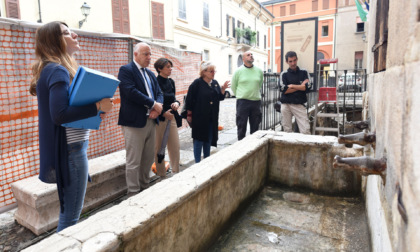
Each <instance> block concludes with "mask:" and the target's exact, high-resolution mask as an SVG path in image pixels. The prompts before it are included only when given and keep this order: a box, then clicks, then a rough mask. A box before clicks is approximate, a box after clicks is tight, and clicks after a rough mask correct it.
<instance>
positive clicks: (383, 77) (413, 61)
mask: <svg viewBox="0 0 420 252" xmlns="http://www.w3.org/2000/svg"><path fill="white" fill-rule="evenodd" d="M378 1H379V0H374V1H371V3H370V6H371V9H370V12H369V17H370V18H369V43H368V48H372V47H373V46H374V45H375V34H376V33H377V31H376V30H375V26H376V20H375V16H376V13H377V12H378V10H377V8H376V4H377V2H378ZM419 9H420V5H419V1H417V0H409V1H405V2H404V4H402V3H401V1H397V0H389V13H388V28H389V29H388V39H387V56H386V71H383V72H378V73H373V66H374V61H375V59H374V56H373V53H372V52H371V50H369V52H370V53H369V55H368V56H369V58H368V73H369V79H368V92H369V113H368V116H369V117H370V118H371V131H372V132H376V149H375V150H373V151H372V153H373V154H372V155H373V156H375V157H376V158H381V157H383V156H385V157H386V158H387V177H386V184H383V181H382V180H381V179H380V178H377V177H372V178H369V179H368V180H367V190H366V202H367V208H368V209H367V210H368V217H369V222H370V223H369V225H370V229H371V233H372V235H371V236H372V248H373V250H374V251H419V250H420V232H419V231H418V227H419V226H420V215H419V205H420V198H419V196H418V195H420V172H419V171H420V159H419V157H420V148H419V146H418V144H419V142H420V131H419V126H420V113H419V111H418V109H419V108H420V96H419V89H420V82H419V79H420V71H419V69H420V23H419ZM399 195H400V197H398V196H399ZM404 216H406V217H407V221H405V220H404V218H405V217H404Z"/></svg>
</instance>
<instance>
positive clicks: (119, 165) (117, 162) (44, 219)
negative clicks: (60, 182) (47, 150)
mask: <svg viewBox="0 0 420 252" xmlns="http://www.w3.org/2000/svg"><path fill="white" fill-rule="evenodd" d="M89 174H90V176H91V178H92V183H88V187H87V191H86V197H85V202H84V207H83V212H86V211H89V210H90V209H92V208H95V207H97V206H99V205H101V204H103V203H105V202H109V201H111V200H113V199H115V198H117V197H119V196H120V195H122V194H124V193H125V192H126V190H127V185H126V182H125V151H119V152H115V153H112V154H109V155H105V156H103V157H99V158H95V159H92V160H89ZM11 187H12V191H13V194H14V196H15V198H16V201H17V204H18V209H17V211H16V212H15V219H16V220H17V222H18V223H19V224H21V225H22V226H25V227H27V228H28V229H30V230H31V231H32V232H34V233H35V234H36V235H40V234H42V233H44V232H47V231H48V230H51V229H53V228H55V227H57V224H58V215H59V210H60V207H59V201H58V194H57V187H56V185H55V184H46V183H43V182H41V181H40V180H39V179H38V177H37V176H34V177H31V178H27V179H23V180H20V181H17V182H15V183H13V184H12V185H11Z"/></svg>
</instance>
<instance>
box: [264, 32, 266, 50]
mask: <svg viewBox="0 0 420 252" xmlns="http://www.w3.org/2000/svg"><path fill="white" fill-rule="evenodd" d="M264 49H267V35H264Z"/></svg>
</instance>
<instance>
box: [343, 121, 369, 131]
mask: <svg viewBox="0 0 420 252" xmlns="http://www.w3.org/2000/svg"><path fill="white" fill-rule="evenodd" d="M369 125H370V119H368V120H366V121H354V122H353V121H352V122H346V124H345V126H346V128H356V129H359V130H364V129H369V128H370V126H369Z"/></svg>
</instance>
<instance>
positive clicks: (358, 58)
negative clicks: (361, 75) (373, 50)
mask: <svg viewBox="0 0 420 252" xmlns="http://www.w3.org/2000/svg"><path fill="white" fill-rule="evenodd" d="M362 67H363V51H359V52H355V53H354V68H355V69H359V68H362Z"/></svg>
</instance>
